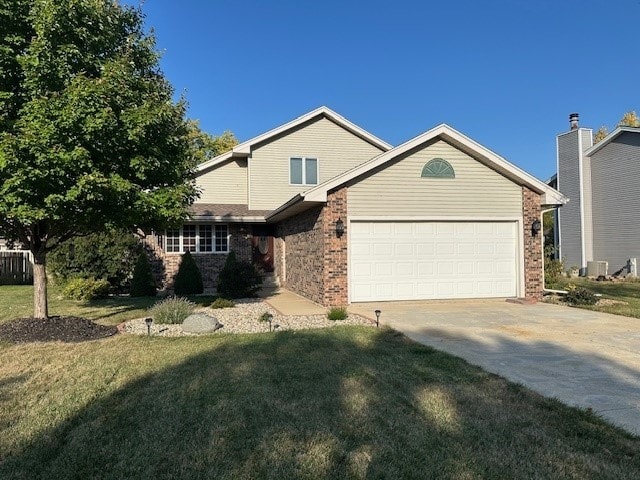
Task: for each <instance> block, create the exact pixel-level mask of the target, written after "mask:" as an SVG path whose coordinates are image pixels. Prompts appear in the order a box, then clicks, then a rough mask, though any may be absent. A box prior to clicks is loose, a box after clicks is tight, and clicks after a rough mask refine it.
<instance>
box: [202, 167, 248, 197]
mask: <svg viewBox="0 0 640 480" xmlns="http://www.w3.org/2000/svg"><path fill="white" fill-rule="evenodd" d="M196 185H197V186H198V188H200V189H201V191H202V193H201V195H200V198H199V199H198V200H197V202H198V203H225V204H246V203H247V161H246V160H245V159H239V160H236V159H231V160H229V161H228V162H224V163H222V164H221V165H218V166H215V167H213V168H210V169H208V170H206V171H205V172H204V173H202V174H200V175H199V176H198V177H196Z"/></svg>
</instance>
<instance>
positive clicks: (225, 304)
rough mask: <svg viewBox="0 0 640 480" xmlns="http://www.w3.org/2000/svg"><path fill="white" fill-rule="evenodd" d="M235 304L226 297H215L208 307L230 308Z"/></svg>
mask: <svg viewBox="0 0 640 480" xmlns="http://www.w3.org/2000/svg"><path fill="white" fill-rule="evenodd" d="M235 306H236V304H235V303H233V301H231V300H227V299H226V298H216V299H215V300H214V301H213V302H211V305H209V308H231V307H235Z"/></svg>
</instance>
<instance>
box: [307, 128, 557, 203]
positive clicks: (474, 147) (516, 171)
mask: <svg viewBox="0 0 640 480" xmlns="http://www.w3.org/2000/svg"><path fill="white" fill-rule="evenodd" d="M436 137H442V138H443V139H444V140H448V141H450V142H452V143H454V144H456V145H459V146H462V147H463V149H467V150H470V151H471V152H473V153H475V154H476V155H478V156H480V157H482V158H483V159H484V161H485V162H486V163H487V164H488V166H489V167H491V168H493V169H495V170H497V171H498V172H500V173H502V174H504V175H505V176H506V177H507V178H510V179H511V180H514V181H516V182H518V183H522V184H524V185H527V186H528V187H530V188H531V189H533V190H535V191H536V192H538V193H541V194H543V195H544V197H543V203H544V204H546V205H563V204H565V203H567V201H568V199H567V198H566V197H565V196H564V195H563V194H562V193H560V192H558V191H557V190H556V189H554V188H552V187H550V186H549V185H547V184H546V183H544V182H543V181H541V180H538V179H537V178H535V177H534V176H532V175H530V174H528V173H527V172H525V171H524V170H522V169H520V168H518V167H516V166H515V165H513V164H512V163H510V162H508V161H507V160H505V159H504V158H502V157H501V156H500V155H498V154H497V153H495V152H492V151H491V150H489V149H488V148H485V147H483V146H482V145H480V144H479V143H478V142H476V141H475V140H472V139H471V138H469V137H467V136H466V135H463V134H462V133H460V132H458V131H457V130H455V129H454V128H452V127H450V126H449V125H446V124H444V123H443V124H440V125H438V126H436V127H434V128H432V129H431V130H428V131H426V132H425V133H422V134H420V135H418V136H417V137H415V138H413V139H411V140H409V141H407V142H405V143H403V144H402V145H398V146H397V147H396V148H394V149H392V150H389V151H388V152H385V153H382V154H380V155H378V156H377V157H374V158H372V159H371V160H369V161H368V162H365V163H363V164H362V165H359V166H357V167H355V168H353V169H351V170H349V171H347V172H345V173H343V174H341V175H338V176H336V177H334V178H332V179H330V180H328V181H326V182H325V183H323V184H321V185H318V186H317V187H315V188H312V189H311V190H308V191H307V192H304V193H303V194H302V195H303V197H304V200H305V201H314V202H318V201H326V200H327V192H328V191H329V190H331V189H333V188H335V187H337V186H339V185H341V184H343V183H345V182H348V181H350V180H352V179H354V178H356V177H358V176H360V175H362V174H364V173H366V172H368V171H370V170H372V169H374V168H377V167H379V166H381V165H383V164H384V163H386V162H388V161H390V160H393V159H394V158H396V157H398V156H399V155H402V154H404V153H406V152H408V151H410V150H412V149H414V148H416V147H419V146H420V145H422V144H424V143H426V142H428V141H430V140H432V139H434V138H436Z"/></svg>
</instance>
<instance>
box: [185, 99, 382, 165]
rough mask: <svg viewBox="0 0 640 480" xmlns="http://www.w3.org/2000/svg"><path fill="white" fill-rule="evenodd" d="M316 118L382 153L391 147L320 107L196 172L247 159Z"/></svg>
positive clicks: (205, 163) (225, 154)
mask: <svg viewBox="0 0 640 480" xmlns="http://www.w3.org/2000/svg"><path fill="white" fill-rule="evenodd" d="M317 117H325V118H328V119H329V120H331V121H332V122H334V123H336V124H337V125H339V126H341V127H342V128H344V129H345V130H348V131H349V132H351V133H353V134H354V135H356V136H358V137H360V138H362V139H363V140H365V141H367V142H369V143H370V144H372V145H374V146H376V147H378V148H380V149H381V150H383V151H387V150H390V149H391V148H392V145H390V144H388V143H387V142H385V141H384V140H381V139H379V138H378V137H376V136H375V135H372V134H371V133H369V132H367V131H366V130H364V129H362V128H360V127H359V126H357V125H356V124H355V123H351V122H350V121H349V120H347V119H346V118H344V117H343V116H342V115H339V114H337V113H336V112H334V111H333V110H331V109H330V108H328V107H320V108H316V109H315V110H312V111H311V112H309V113H305V114H304V115H302V116H300V117H298V118H296V119H294V120H292V121H290V122H288V123H285V124H284V125H280V126H279V127H276V128H274V129H273V130H269V131H268V132H266V133H263V134H262V135H258V136H257V137H253V138H251V139H249V140H247V141H246V142H242V143H239V144H238V145H236V146H235V147H233V149H232V150H230V151H228V152H225V153H223V154H222V155H218V156H217V157H214V158H211V159H209V160H207V161H206V162H203V163H201V164H200V165H198V167H197V171H198V172H201V171H203V170H206V169H208V168H211V167H213V166H215V165H218V164H220V163H222V162H224V161H226V160H229V159H230V158H232V157H247V156H249V154H251V148H252V147H253V146H255V145H258V144H260V143H262V142H265V141H268V140H269V139H271V138H273V137H276V136H278V135H280V134H283V133H285V132H287V131H289V130H292V129H294V128H296V127H298V126H299V125H302V124H304V123H305V122H308V121H310V120H313V119H315V118H317Z"/></svg>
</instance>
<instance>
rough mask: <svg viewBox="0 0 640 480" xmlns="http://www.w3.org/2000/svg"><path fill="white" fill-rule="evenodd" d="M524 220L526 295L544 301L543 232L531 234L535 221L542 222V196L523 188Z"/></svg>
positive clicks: (531, 298) (528, 297)
mask: <svg viewBox="0 0 640 480" xmlns="http://www.w3.org/2000/svg"><path fill="white" fill-rule="evenodd" d="M522 219H523V222H524V225H523V228H524V294H525V298H527V299H530V300H540V299H542V289H543V287H544V270H543V268H544V265H543V260H542V231H540V232H538V234H537V235H535V236H533V235H532V234H531V224H532V223H533V222H534V220H539V221H540V222H542V213H541V207H540V195H539V194H537V193H535V192H533V191H532V190H530V189H529V188H527V187H522Z"/></svg>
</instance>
